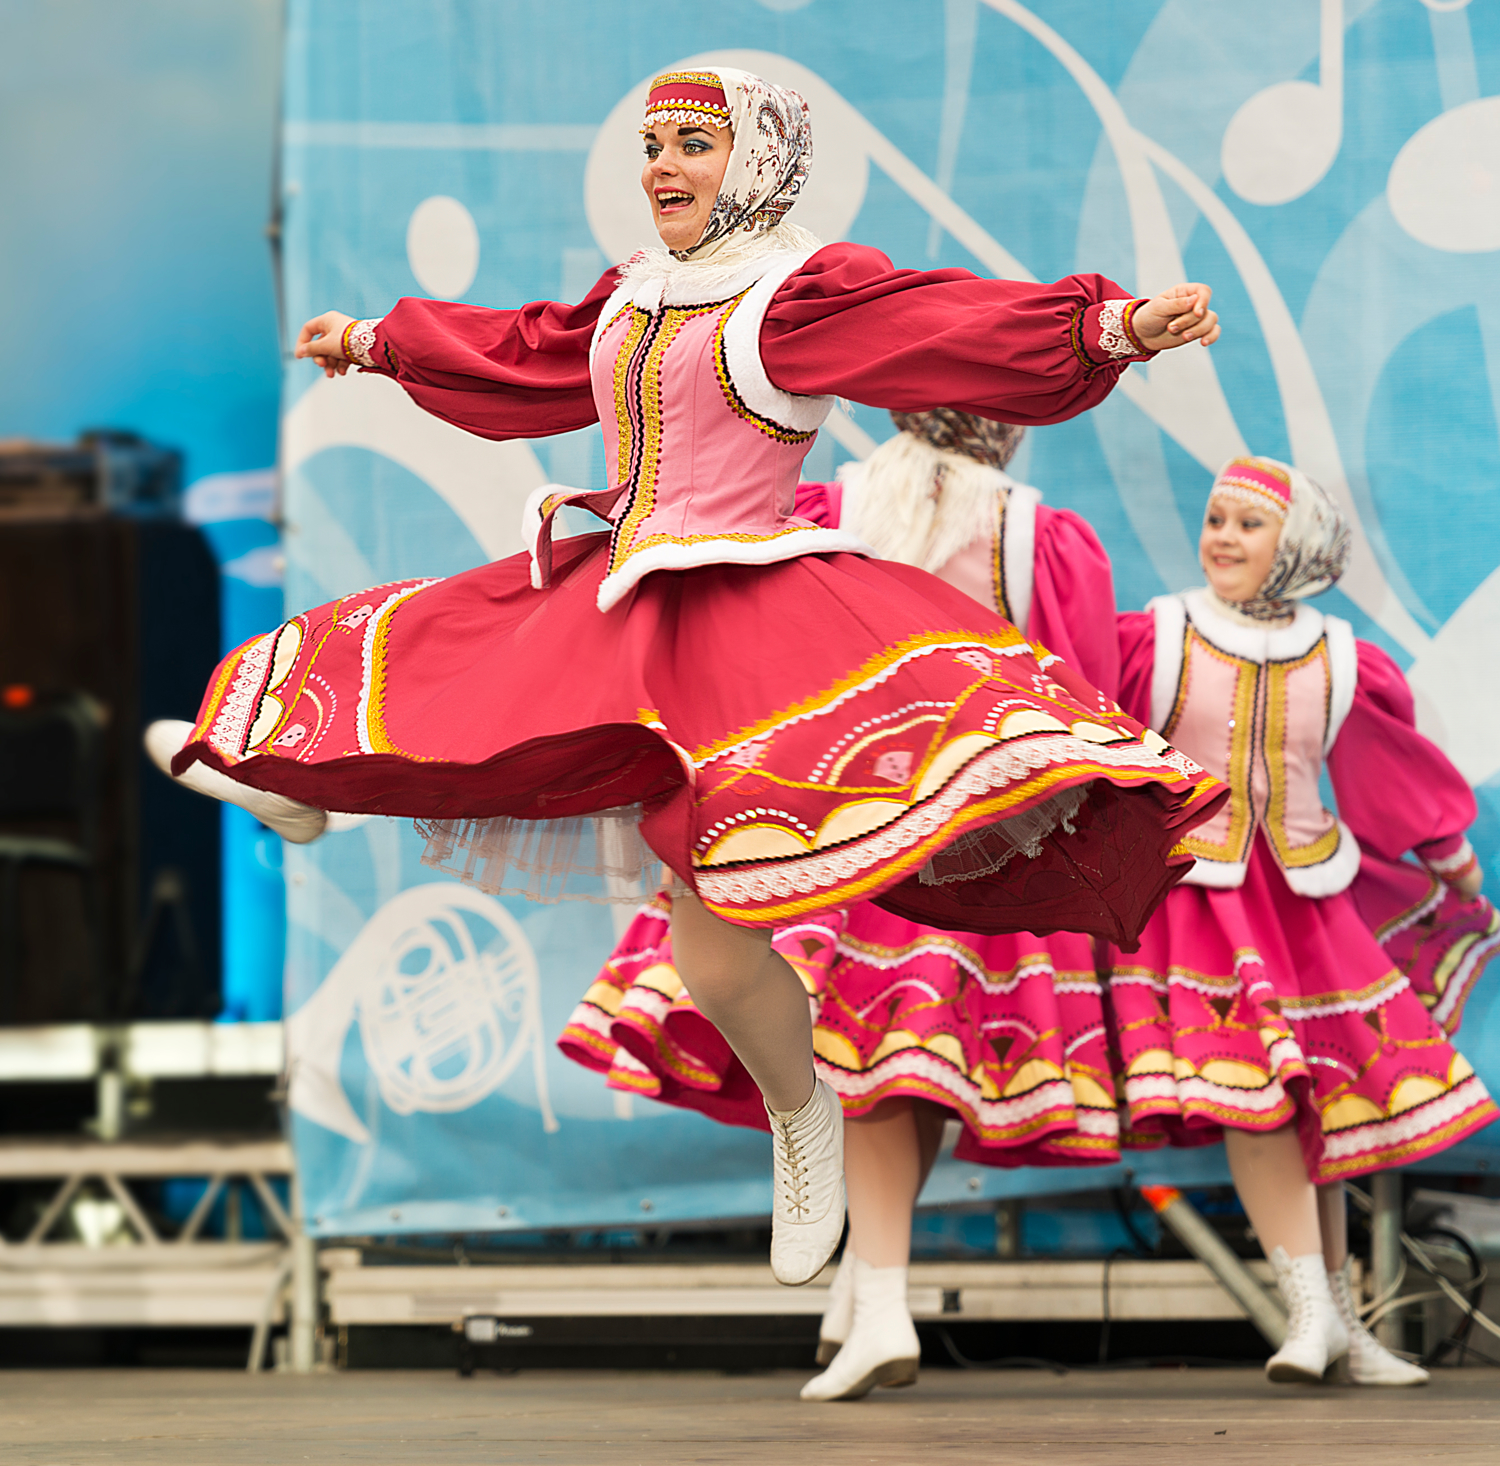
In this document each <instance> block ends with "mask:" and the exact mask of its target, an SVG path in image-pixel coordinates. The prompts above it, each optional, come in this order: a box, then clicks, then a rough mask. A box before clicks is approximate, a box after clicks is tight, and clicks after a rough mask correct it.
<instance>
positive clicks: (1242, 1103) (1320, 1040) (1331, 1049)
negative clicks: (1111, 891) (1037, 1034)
mask: <svg viewBox="0 0 1500 1466" xmlns="http://www.w3.org/2000/svg"><path fill="white" fill-rule="evenodd" d="M1407 869H1408V870H1414V867H1407ZM1419 874H1420V873H1419ZM1393 889H1396V890H1397V892H1398V894H1397V895H1394V896H1392V895H1389V894H1388V897H1387V898H1386V904H1387V905H1389V904H1390V903H1391V902H1394V903H1395V905H1396V906H1399V904H1400V900H1401V899H1403V898H1401V897H1400V895H1399V888H1393ZM1370 899H1372V900H1374V899H1378V898H1377V897H1375V896H1374V895H1372V896H1371V897H1370ZM1461 935H1462V933H1461V932H1456V931H1454V929H1453V928H1452V927H1450V928H1449V932H1448V936H1447V937H1445V938H1444V940H1443V941H1441V942H1437V943H1434V944H1433V946H1432V950H1431V951H1429V952H1428V953H1426V957H1427V958H1428V959H1430V962H1429V966H1430V967H1435V966H1440V965H1442V952H1443V951H1445V950H1446V951H1451V950H1453V947H1454V946H1455V944H1456V940H1457V938H1458V937H1459V936H1461ZM1472 945H1473V944H1472V943H1470V946H1472ZM1398 955H1399V954H1398ZM1407 955H1408V957H1410V956H1411V954H1407ZM1418 955H1419V956H1420V955H1421V954H1420V953H1419V954H1418ZM1111 959H1112V960H1111V964H1110V972H1109V978H1108V981H1109V994H1108V1003H1107V1005H1106V1011H1107V1014H1108V1017H1109V1020H1110V1024H1111V1028H1112V1032H1111V1041H1112V1044H1113V1046H1114V1048H1115V1051H1116V1054H1117V1056H1118V1057H1117V1062H1118V1065H1119V1069H1118V1076H1119V1077H1118V1087H1119V1090H1120V1093H1121V1097H1122V1099H1123V1114H1124V1116H1125V1118H1126V1134H1125V1136H1124V1143H1125V1144H1126V1145H1127V1146H1130V1147H1135V1148H1141V1147H1151V1146H1157V1145H1162V1144H1172V1145H1207V1144H1211V1143H1213V1142H1215V1141H1217V1140H1219V1139H1220V1137H1221V1135H1222V1132H1223V1127H1224V1126H1226V1125H1229V1126H1235V1127H1237V1128H1240V1129H1246V1130H1273V1129H1277V1128H1279V1127H1280V1126H1282V1125H1286V1124H1288V1123H1291V1122H1295V1123H1296V1125H1297V1127H1298V1131H1299V1133H1300V1135H1301V1139H1302V1148H1303V1153H1304V1155H1305V1157H1306V1160H1307V1168H1308V1174H1309V1175H1310V1176H1311V1177H1312V1178H1313V1179H1314V1180H1315V1181H1317V1182H1319V1183H1324V1182H1331V1181H1338V1180H1342V1179H1345V1178H1348V1177H1351V1176H1358V1175H1362V1174H1364V1173H1366V1172H1369V1171H1377V1170H1383V1169H1385V1168H1387V1167H1391V1166H1402V1165H1408V1164H1410V1163H1411V1162H1413V1161H1417V1160H1421V1159H1423V1158H1424V1157H1426V1156H1430V1155H1434V1154H1436V1153H1438V1152H1439V1151H1442V1150H1444V1149H1445V1148H1446V1147H1448V1146H1451V1145H1453V1144H1455V1143H1456V1142H1458V1141H1460V1140H1462V1139H1464V1137H1466V1136H1468V1135H1471V1134H1473V1132H1474V1131H1476V1130H1479V1129H1481V1128H1482V1127H1483V1126H1485V1125H1487V1124H1489V1123H1490V1121H1491V1120H1493V1119H1495V1118H1496V1115H1497V1111H1496V1108H1495V1105H1494V1104H1493V1103H1492V1101H1491V1100H1490V1097H1489V1095H1488V1093H1487V1092H1486V1090H1485V1087H1484V1085H1483V1084H1482V1083H1481V1082H1480V1080H1479V1079H1478V1078H1477V1077H1476V1076H1475V1074H1474V1071H1473V1069H1472V1068H1471V1067H1470V1066H1469V1064H1468V1062H1467V1061H1466V1060H1465V1059H1464V1057H1463V1056H1462V1055H1461V1054H1460V1053H1458V1052H1457V1051H1456V1050H1455V1049H1454V1048H1453V1046H1452V1045H1451V1044H1450V1043H1449V1041H1448V1034H1447V1033H1445V1032H1444V1029H1443V1027H1442V1026H1440V1024H1439V1023H1438V1022H1436V1021H1434V1017H1433V1014H1432V1012H1431V1011H1429V1007H1430V1006H1435V1000H1434V999H1433V997H1432V993H1431V981H1432V974H1431V971H1429V970H1428V969H1427V968H1422V967H1421V965H1420V963H1418V964H1417V965H1418V967H1419V969H1420V970H1419V971H1418V973H1417V976H1416V979H1415V980H1414V977H1413V975H1411V974H1409V973H1408V972H1405V971H1402V970H1401V969H1400V968H1399V967H1398V966H1397V965H1396V963H1395V962H1394V961H1393V960H1392V953H1391V952H1390V951H1388V950H1387V949H1386V948H1384V947H1382V946H1381V944H1380V942H1379V941H1378V940H1377V939H1376V936H1375V935H1374V934H1373V933H1372V931H1371V928H1370V926H1369V925H1368V924H1367V923H1366V921H1365V920H1363V919H1361V915H1360V911H1359V909H1358V908H1357V907H1356V904H1355V900H1354V897H1353V896H1352V895H1351V894H1349V893H1348V892H1345V893H1342V894H1340V895H1337V896H1330V897H1325V898H1322V899H1318V900H1311V899H1309V898H1307V897H1303V896H1298V895H1296V894H1294V893H1293V892H1292V891H1291V890H1290V889H1289V888H1288V887H1287V884H1286V880H1285V878H1284V877H1283V876H1282V874H1281V871H1280V869H1279V868H1278V867H1277V866H1276V864H1275V862H1274V860H1273V859H1272V857H1271V856H1270V854H1269V853H1268V851H1267V850H1266V848H1265V845H1264V843H1263V841H1262V840H1261V839H1260V838H1259V837H1257V840H1256V844H1255V847H1254V849H1253V850H1252V852H1251V857H1250V861H1249V870H1248V873H1247V875H1246V877H1245V882H1244V884H1243V885H1242V886H1240V887H1239V888H1238V889H1237V890H1211V889H1208V888H1206V887H1203V886H1179V887H1177V888H1176V889H1175V890H1174V891H1172V892H1171V894H1170V895H1169V896H1168V897H1167V899H1166V901H1165V902H1163V903H1162V905H1161V907H1160V908H1159V909H1158V910H1157V912H1156V914H1155V915H1154V916H1153V917H1152V918H1151V920H1150V921H1149V922H1148V923H1147V925H1146V929H1145V931H1144V932H1143V933H1142V935H1141V945H1140V949H1139V950H1138V951H1136V952H1132V953H1124V952H1121V951H1119V950H1118V949H1111ZM1413 960H1414V959H1413ZM1470 966H1471V968H1476V969H1477V967H1479V966H1482V963H1481V962H1478V961H1477V960H1476V961H1475V962H1474V963H1471V964H1470ZM1474 975H1477V971H1475V972H1472V973H1471V974H1469V975H1468V976H1466V977H1465V979H1464V985H1463V990H1465V991H1466V990H1467V984H1468V982H1470V981H1471V980H1472V976H1474ZM1450 976H1451V974H1450ZM1424 987H1425V988H1427V990H1428V992H1427V996H1428V1001H1425V1002H1424V1000H1423V992H1422V991H1420V990H1419V989H1420V988H1424ZM1455 1016H1456V1010H1455Z"/></svg>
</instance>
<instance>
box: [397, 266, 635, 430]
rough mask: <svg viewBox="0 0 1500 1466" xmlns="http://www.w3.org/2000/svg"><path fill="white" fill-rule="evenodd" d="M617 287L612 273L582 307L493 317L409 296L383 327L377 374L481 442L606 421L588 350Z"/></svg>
mask: <svg viewBox="0 0 1500 1466" xmlns="http://www.w3.org/2000/svg"><path fill="white" fill-rule="evenodd" d="M617 283H618V281H617V279H616V276H615V271H614V269H613V268H611V269H609V270H606V271H605V272H604V274H603V275H602V276H600V278H599V282H598V283H597V284H596V285H595V286H594V288H593V289H592V290H590V291H589V293H588V294H587V295H586V296H585V297H584V298H583V299H582V300H581V301H579V302H578V304H577V305H562V304H559V303H558V302H556V301H536V302H533V303H532V304H531V305H523V306H522V307H521V308H520V309H519V310H506V311H498V310H489V309H487V308H486V307H484V306H479V305H462V304H460V303H459V302H457V301H451V300H419V299H416V298H415V297H411V296H408V297H406V298H404V299H402V300H399V301H397V302H396V305H395V307H394V309H393V310H392V311H391V312H390V314H389V315H387V316H385V317H384V318H383V319H382V320H381V321H380V322H379V323H378V324H377V325H376V326H375V335H374V342H373V345H372V346H371V348H370V351H369V355H370V359H371V361H372V362H373V364H374V365H373V367H371V368H369V369H370V370H374V371H379V372H384V373H385V374H386V375H387V376H392V377H394V378H395V379H396V380H397V381H398V382H400V383H401V385H402V386H403V387H405V388H406V390H407V392H408V393H409V394H410V395H411V398H412V401H414V402H415V403H416V404H417V406H419V407H421V408H423V409H425V410H426V411H427V412H430V413H432V415H433V416H434V417H440V418H442V419H443V420H444V421H445V422H451V423H454V424H455V425H457V426H458V427H461V428H464V429H466V430H467V431H469V432H471V433H477V434H478V435H479V436H480V437H481V438H541V437H546V436H547V435H548V434H551V433H566V432H570V431H571V430H572V429H574V428H586V427H588V425H589V424H590V423H593V422H597V421H598V420H599V414H598V413H597V412H596V411H595V409H594V394H593V390H592V388H591V386H590V383H589V343H590V342H591V341H592V340H593V335H594V328H595V326H596V325H598V322H599V312H600V311H601V310H603V308H604V302H605V301H606V300H608V299H609V297H610V294H611V293H612V292H613V291H614V288H615V286H616V284H617Z"/></svg>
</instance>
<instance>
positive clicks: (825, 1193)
mask: <svg viewBox="0 0 1500 1466" xmlns="http://www.w3.org/2000/svg"><path fill="white" fill-rule="evenodd" d="M766 1114H767V1115H769V1116H770V1118H771V1165H772V1179H771V1188H772V1195H771V1271H772V1272H773V1273H774V1274H775V1275H776V1281H777V1282H778V1283H785V1284H787V1285H788V1286H789V1287H793V1288H796V1287H800V1286H801V1285H802V1284H803V1283H810V1282H811V1281H812V1280H813V1279H814V1278H815V1277H817V1275H818V1274H819V1273H820V1272H822V1271H823V1269H824V1267H825V1266H827V1263H828V1259H829V1258H830V1257H832V1256H833V1249H834V1248H835V1247H837V1246H838V1245H839V1238H840V1237H841V1236H843V1233H844V1107H843V1106H842V1105H841V1104H840V1103H839V1097H838V1095H836V1094H835V1093H834V1092H833V1090H832V1089H830V1088H829V1087H828V1085H826V1084H825V1083H824V1082H823V1081H822V1080H821V1079H819V1080H817V1081H816V1082H815V1083H814V1085H813V1092H812V1096H811V1098H809V1099H808V1101H807V1103H806V1104H805V1105H803V1106H802V1108H801V1109H800V1110H773V1109H772V1108H771V1107H770V1105H767V1106H766Z"/></svg>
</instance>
